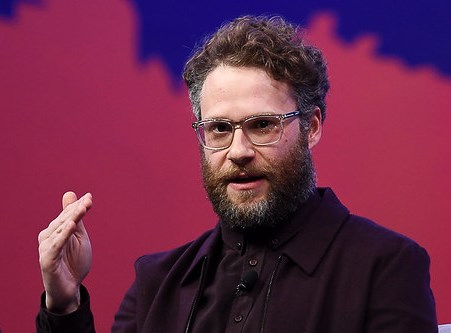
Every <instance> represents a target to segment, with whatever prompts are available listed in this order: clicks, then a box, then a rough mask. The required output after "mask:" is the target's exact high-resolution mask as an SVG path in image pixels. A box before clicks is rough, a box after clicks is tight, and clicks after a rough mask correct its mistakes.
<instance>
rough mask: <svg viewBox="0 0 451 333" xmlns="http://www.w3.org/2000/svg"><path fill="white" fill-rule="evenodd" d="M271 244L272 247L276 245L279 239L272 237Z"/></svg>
mask: <svg viewBox="0 0 451 333" xmlns="http://www.w3.org/2000/svg"><path fill="white" fill-rule="evenodd" d="M271 245H272V247H277V245H279V240H278V239H277V238H274V239H273V240H271Z"/></svg>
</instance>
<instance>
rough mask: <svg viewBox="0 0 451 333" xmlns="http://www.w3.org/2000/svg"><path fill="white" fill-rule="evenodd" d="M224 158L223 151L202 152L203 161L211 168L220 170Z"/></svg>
mask: <svg viewBox="0 0 451 333" xmlns="http://www.w3.org/2000/svg"><path fill="white" fill-rule="evenodd" d="M225 156H226V155H225V153H224V151H212V150H204V152H203V158H204V161H205V162H206V163H207V164H208V165H210V167H212V168H220V167H221V166H222V164H223V163H224V158H225Z"/></svg>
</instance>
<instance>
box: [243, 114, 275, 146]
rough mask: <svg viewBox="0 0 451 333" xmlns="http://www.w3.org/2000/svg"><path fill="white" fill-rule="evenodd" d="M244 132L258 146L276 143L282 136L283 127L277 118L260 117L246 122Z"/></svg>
mask: <svg viewBox="0 0 451 333" xmlns="http://www.w3.org/2000/svg"><path fill="white" fill-rule="evenodd" d="M243 130H244V131H245V132H246V135H247V136H248V137H249V139H250V140H251V141H252V142H253V143H254V144H257V145H265V144H271V143H275V142H277V141H279V140H280V137H281V135H282V125H281V121H280V119H279V117H277V116H259V117H255V118H250V119H248V120H246V121H245V122H244V124H243Z"/></svg>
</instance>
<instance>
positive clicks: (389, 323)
mask: <svg viewBox="0 0 451 333" xmlns="http://www.w3.org/2000/svg"><path fill="white" fill-rule="evenodd" d="M429 264H430V260H429V256H428V254H427V253H426V251H425V250H424V249H423V248H422V247H420V246H419V245H417V244H416V243H414V242H411V241H409V242H406V243H404V244H403V246H402V247H401V248H398V251H396V252H395V253H390V255H387V256H385V258H383V260H381V261H380V262H379V264H378V266H377V268H376V269H375V272H374V275H373V277H374V279H373V283H372V286H373V287H372V288H371V291H370V295H369V297H370V302H369V308H368V310H367V320H366V325H365V326H366V330H365V332H367V333H375V332H390V333H401V332H409V333H429V332H431V333H433V332H434V333H435V332H437V319H436V314H435V301H434V297H433V294H432V291H431V289H430V276H429Z"/></svg>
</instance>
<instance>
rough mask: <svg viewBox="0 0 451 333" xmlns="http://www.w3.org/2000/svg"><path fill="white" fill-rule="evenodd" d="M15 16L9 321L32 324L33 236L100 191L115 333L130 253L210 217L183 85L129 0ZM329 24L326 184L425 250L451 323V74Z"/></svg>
mask: <svg viewBox="0 0 451 333" xmlns="http://www.w3.org/2000/svg"><path fill="white" fill-rule="evenodd" d="M18 10H19V11H18V15H17V16H16V17H15V19H14V20H12V21H10V22H2V21H0V48H1V51H0V152H1V163H0V177H1V183H0V223H1V224H0V226H1V229H0V267H1V283H0V288H1V289H0V295H1V296H0V297H1V299H0V327H1V329H2V330H3V332H5V333H7V332H31V331H33V330H34V329H33V325H34V322H33V321H34V316H35V314H36V312H37V310H38V306H39V295H40V293H41V292H42V283H41V280H40V273H39V267H38V256H37V234H38V232H39V231H40V230H41V229H42V228H44V227H45V226H46V225H47V224H48V222H50V221H51V220H52V219H53V218H54V217H55V216H56V215H57V214H58V213H59V210H60V197H61V195H62V194H63V192H65V191H67V190H74V191H76V192H77V193H79V194H83V193H84V192H86V191H91V192H92V193H93V195H94V207H93V209H92V210H91V211H90V213H89V216H88V217H87V218H86V219H85V224H86V226H87V228H88V231H89V233H90V236H91V240H92V243H93V251H94V261H93V267H92V271H91V273H90V275H89V277H88V278H87V280H86V285H87V286H88V288H89V290H90V292H91V294H92V303H93V310H94V313H95V317H96V324H97V329H98V331H99V332H107V331H109V327H110V325H111V323H112V320H113V315H114V312H115V311H116V309H117V306H118V304H119V302H120V300H121V298H122V295H123V293H124V292H125V290H126V289H127V287H128V286H129V285H130V283H131V282H132V279H133V274H134V273H133V268H132V267H133V262H134V260H135V259H136V258H137V257H138V256H140V255H142V254H144V253H148V252H154V251H160V250H164V249H168V248H171V247H174V246H177V245H179V244H181V243H182V242H186V241H188V240H190V239H192V238H194V237H196V236H197V235H198V234H199V233H201V232H202V231H203V230H205V229H207V228H211V227H213V226H214V224H215V222H216V217H215V216H214V214H213V213H212V211H211V208H210V205H209V203H208V201H207V200H206V198H205V197H206V196H205V194H204V191H203V189H202V186H201V180H200V170H199V169H200V168H199V156H198V149H197V142H196V138H195V136H194V134H193V133H192V130H191V127H190V122H191V121H192V120H193V117H192V115H191V112H190V105H189V102H188V99H187V94H186V89H185V88H184V87H183V86H182V85H178V83H177V82H174V79H173V77H172V76H171V75H170V74H169V71H168V70H167V68H166V66H165V63H164V62H163V60H161V59H158V58H156V57H154V58H153V59H152V60H151V61H149V62H147V63H145V64H142V63H141V64H140V63H139V62H138V61H137V60H136V55H135V32H136V19H135V17H134V16H133V11H132V9H131V8H130V6H129V5H128V4H127V3H126V2H124V1H118V0H115V1H112V0H110V1H106V0H91V1H88V0H83V1H82V0H80V1H77V2H75V1H73V2H65V1H64V2H63V1H48V2H46V5H45V6H44V7H41V8H36V7H31V6H29V5H22V6H20V7H19V9H18ZM88 12H89V15H86V13H88ZM335 21H336V18H335V17H334V16H333V15H331V14H321V13H319V14H318V15H317V16H316V17H314V18H313V19H312V20H311V22H310V23H309V24H308V29H309V38H310V40H312V41H313V42H315V43H316V44H317V45H318V46H319V47H320V48H322V49H323V51H324V53H325V55H326V57H327V58H328V61H329V67H330V78H331V83H332V89H331V93H330V97H329V98H328V108H329V109H328V112H329V113H328V117H327V119H326V122H325V127H324V132H323V139H322V142H321V143H320V144H319V146H317V147H316V148H315V150H314V158H315V162H316V166H317V171H318V181H319V184H320V185H323V186H325V185H327V186H331V187H333V188H334V190H335V191H336V193H337V194H338V196H339V197H340V199H341V200H342V201H343V202H345V203H346V204H347V205H348V207H349V208H350V209H351V211H352V212H353V213H356V214H360V215H364V216H366V217H369V218H371V219H374V220H376V221H377V222H378V223H380V224H382V225H384V226H387V227H389V228H391V229H394V230H396V231H398V232H401V233H403V234H405V235H407V236H409V237H411V238H413V239H415V240H416V241H417V242H419V243H420V244H421V245H422V246H424V247H425V248H426V249H427V250H428V252H429V254H430V256H431V260H432V264H431V276H432V288H433V290H434V293H435V297H436V302H437V310H438V316H439V321H440V322H442V323H443V322H451V305H450V302H449V299H451V287H450V286H449V281H450V279H451V272H450V269H449V259H448V254H449V253H450V252H451V245H450V244H451V243H450V241H449V238H450V235H451V232H450V225H449V221H450V220H451V208H450V204H451V203H450V198H451V176H450V175H449V169H450V168H449V166H450V162H451V148H450V142H449V141H450V140H449V129H450V128H451V126H450V125H451V112H450V110H451V79H450V78H449V77H446V76H443V75H441V74H439V72H437V71H435V70H434V69H433V68H428V67H422V68H416V69H412V68H408V67H407V66H406V65H405V64H404V63H403V62H402V61H401V60H399V59H396V58H387V57H381V56H379V55H377V54H376V51H375V49H376V46H377V38H376V37H375V36H372V35H365V36H362V37H361V38H360V39H358V40H356V41H355V42H352V43H346V42H343V41H342V40H341V39H340V38H339V37H337V35H336V34H335ZM199 38H201V36H199Z"/></svg>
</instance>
